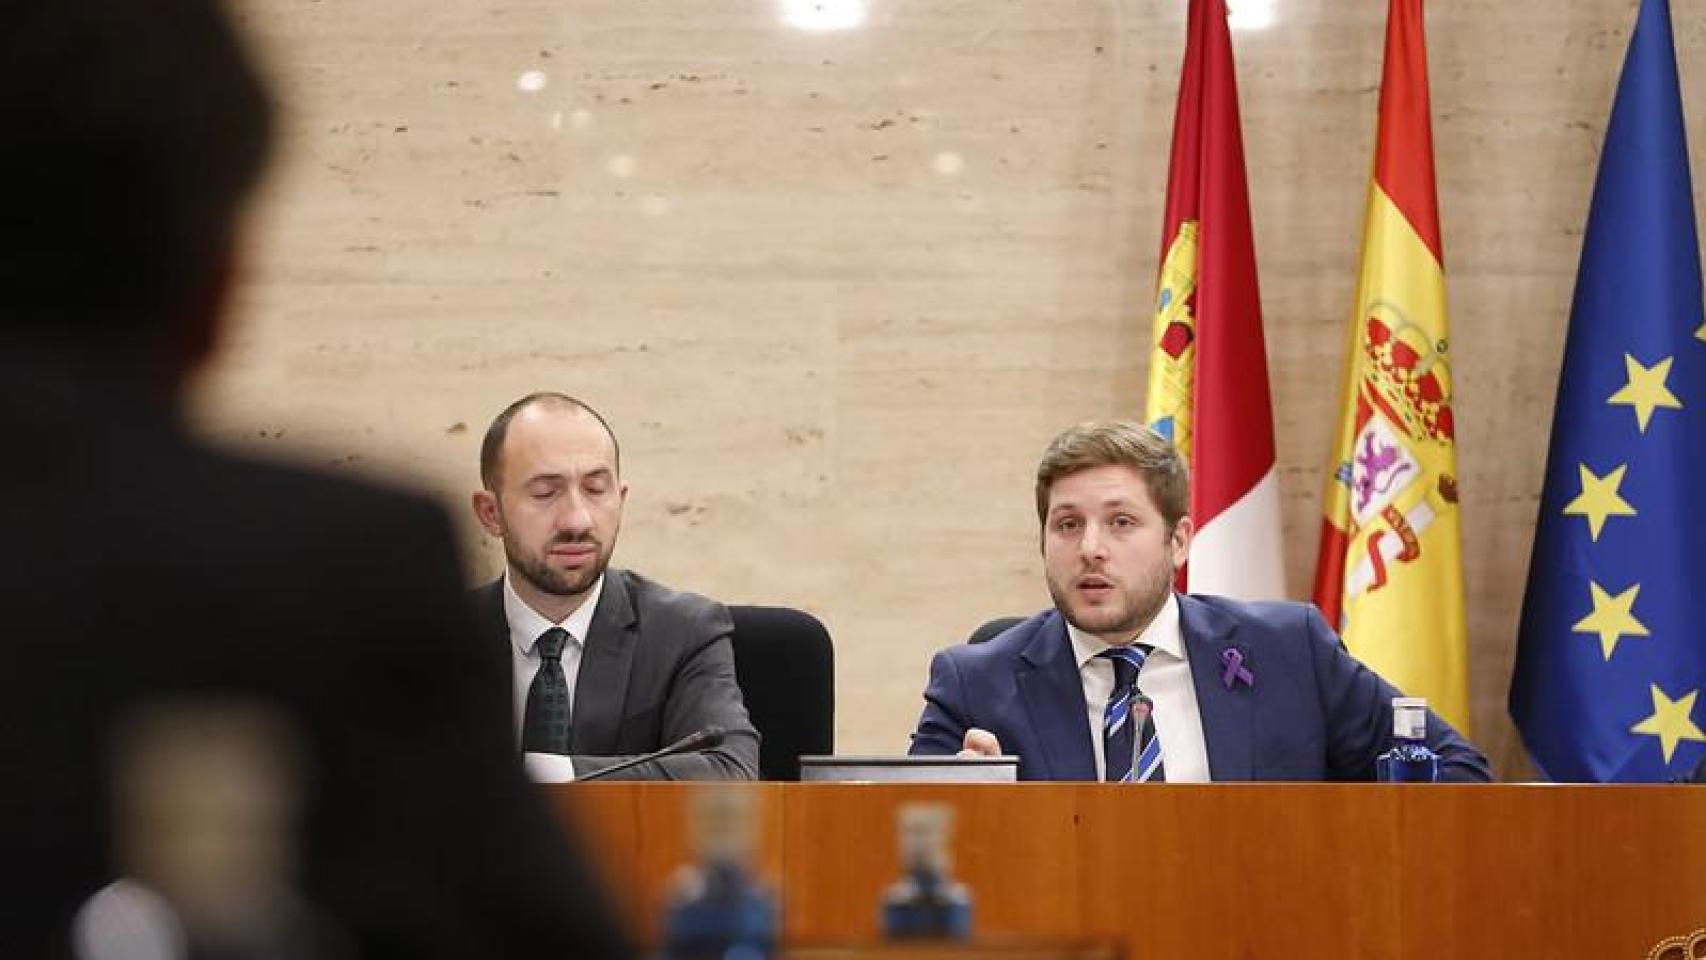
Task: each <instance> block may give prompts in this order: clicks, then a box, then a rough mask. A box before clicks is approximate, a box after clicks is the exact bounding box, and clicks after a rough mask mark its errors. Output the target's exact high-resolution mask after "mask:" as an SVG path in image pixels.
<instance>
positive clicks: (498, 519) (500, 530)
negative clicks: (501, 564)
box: [472, 490, 504, 540]
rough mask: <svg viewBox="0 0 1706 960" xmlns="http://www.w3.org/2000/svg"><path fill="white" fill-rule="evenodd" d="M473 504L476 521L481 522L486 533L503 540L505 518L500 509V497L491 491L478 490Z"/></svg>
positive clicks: (475, 492)
mask: <svg viewBox="0 0 1706 960" xmlns="http://www.w3.org/2000/svg"><path fill="white" fill-rule="evenodd" d="M472 503H473V507H474V519H475V520H478V521H480V526H481V527H483V528H484V529H485V531H486V533H488V534H490V535H491V536H494V537H497V538H498V539H499V540H502V539H503V535H504V518H503V511H501V510H499V509H498V495H497V494H495V493H493V492H492V491H490V490H476V491H474V497H473V500H472Z"/></svg>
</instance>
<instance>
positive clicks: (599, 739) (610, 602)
mask: <svg viewBox="0 0 1706 960" xmlns="http://www.w3.org/2000/svg"><path fill="white" fill-rule="evenodd" d="M474 603H475V609H476V614H477V616H478V617H479V622H480V628H481V630H482V631H483V632H485V633H486V634H487V640H488V642H490V643H493V644H496V645H498V647H499V648H500V649H502V650H503V651H504V654H505V656H511V655H512V654H511V652H510V650H511V647H510V638H509V621H508V619H507V618H506V617H505V616H504V602H503V580H502V579H498V580H494V581H492V582H491V583H489V584H486V585H485V586H483V587H481V588H479V589H478V590H476V591H475V592H474ZM733 633H734V621H733V620H732V619H730V617H729V611H728V608H727V607H725V606H723V605H722V604H720V603H717V602H716V601H714V600H708V599H706V598H704V597H701V596H699V595H697V594H691V593H677V592H676V591H674V590H671V589H669V588H668V587H665V586H663V585H661V584H659V583H656V582H655V581H652V580H648V579H646V578H645V577H642V576H640V575H639V574H637V573H633V572H631V571H628V570H618V569H616V568H615V567H612V568H610V569H609V570H607V571H606V572H605V575H604V592H603V594H602V595H601V596H600V597H599V600H598V608H597V609H596V610H594V611H593V614H592V626H591V627H590V628H588V630H587V638H586V645H585V648H584V649H583V650H582V653H581V665H580V675H579V677H578V678H577V679H576V680H575V693H574V706H573V708H572V715H571V716H570V718H569V724H570V726H569V751H570V756H571V757H572V758H573V760H574V765H575V772H576V774H577V775H582V776H584V775H585V774H588V773H591V772H593V771H595V770H601V769H603V768H605V767H608V766H610V765H612V764H614V763H618V762H620V761H622V760H626V759H628V758H629V757H633V756H637V755H639V754H644V753H650V752H652V751H654V750H659V749H662V748H663V747H666V746H668V745H669V744H671V743H674V742H675V741H677V740H680V739H681V738H682V737H685V736H687V735H688V734H690V733H693V732H695V731H698V730H702V729H704V728H705V727H707V726H710V725H711V724H716V725H718V726H721V727H722V728H723V729H724V730H726V731H728V735H727V736H726V737H725V738H724V740H723V743H722V745H721V746H718V747H714V748H712V749H710V750H703V751H700V752H698V753H686V754H680V755H678V756H673V757H665V758H664V759H662V760H654V761H652V762H650V763H643V764H640V765H639V766H637V767H634V768H633V769H631V770H625V771H623V772H621V773H618V774H614V775H612V777H611V779H613V780H617V779H623V780H755V779H757V778H758V731H757V730H755V729H754V728H753V726H752V721H751V720H750V719H749V718H748V717H747V714H746V704H745V703H744V702H743V701H742V699H741V694H740V687H739V686H737V685H736V683H735V665H734V650H733V648H732V647H731V646H730V636H731V635H732V634H733ZM512 695H514V693H513V691H512Z"/></svg>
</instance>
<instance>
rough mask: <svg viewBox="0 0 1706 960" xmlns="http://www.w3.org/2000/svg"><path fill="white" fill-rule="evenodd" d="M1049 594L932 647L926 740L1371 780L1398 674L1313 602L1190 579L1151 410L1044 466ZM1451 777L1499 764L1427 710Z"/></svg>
mask: <svg viewBox="0 0 1706 960" xmlns="http://www.w3.org/2000/svg"><path fill="white" fill-rule="evenodd" d="M1036 497H1037V517H1038V519H1039V521H1040V522H1041V524H1042V554H1043V564H1044V569H1045V572H1046V575H1047V579H1048V587H1049V594H1050V595H1051V596H1052V597H1053V598H1054V609H1051V610H1047V611H1044V612H1042V613H1039V614H1037V615H1036V616H1034V617H1031V618H1030V619H1028V620H1026V621H1024V622H1023V623H1020V624H1018V625H1016V626H1014V627H1012V628H1011V629H1009V630H1007V631H1006V632H1004V633H1002V634H1000V635H999V636H997V637H995V638H994V639H992V640H990V641H989V642H987V643H982V644H967V645H961V646H957V647H952V648H950V649H947V650H943V651H941V652H940V653H938V654H937V655H936V658H935V660H934V661H933V662H932V663H931V665H930V685H929V687H928V689H926V690H925V692H924V700H925V706H924V714H923V716H922V717H921V718H920V719H919V721H918V729H917V731H916V732H914V733H913V735H912V751H911V752H912V753H913V754H918V755H952V754H956V753H960V754H967V755H997V754H1000V753H1003V752H1005V753H1013V754H1017V755H1018V756H1019V778H1020V779H1022V780H1104V779H1105V780H1127V781H1157V780H1169V781H1173V782H1204V781H1210V780H1372V779H1374V769H1375V759H1376V758H1377V757H1378V756H1379V755H1380V754H1381V753H1383V752H1385V751H1386V750H1388V749H1390V748H1391V747H1392V745H1393V742H1394V741H1393V709H1392V700H1393V698H1394V697H1398V696H1402V694H1400V693H1399V691H1398V690H1397V689H1395V688H1394V687H1393V686H1392V685H1391V684H1389V683H1387V682H1386V681H1385V680H1382V679H1381V678H1380V677H1379V676H1378V675H1377V674H1375V673H1374V672H1373V671H1371V670H1369V669H1368V668H1367V667H1365V666H1363V665H1362V664H1361V663H1359V662H1357V660H1356V659H1354V658H1353V657H1351V655H1350V654H1349V653H1347V652H1346V651H1345V649H1344V646H1343V645H1342V643H1341V642H1340V641H1339V638H1338V636H1337V635H1335V634H1334V633H1333V631H1332V629H1331V628H1329V627H1328V626H1327V623H1326V621H1324V620H1323V619H1322V618H1321V615H1320V614H1319V613H1318V612H1316V610H1315V608H1314V607H1313V606H1309V605H1307V604H1301V603H1292V602H1264V603H1247V602H1241V601H1236V600H1229V599H1226V598H1223V597H1210V596H1201V597H1198V596H1191V595H1188V594H1178V593H1175V592H1174V591H1173V589H1172V585H1173V581H1174V579H1175V577H1176V575H1177V572H1178V570H1179V568H1180V567H1182V566H1183V565H1184V563H1185V559H1186V557H1187V555H1188V553H1189V548H1190V543H1191V534H1192V525H1191V519H1190V517H1189V516H1187V515H1186V511H1187V509H1188V507H1189V502H1190V496H1189V471H1188V468H1187V466H1186V464H1185V461H1184V459H1183V458H1182V457H1180V455H1179V454H1178V452H1177V451H1176V450H1175V449H1174V448H1173V446H1172V444H1171V443H1169V442H1168V441H1167V440H1165V439H1164V438H1162V437H1161V436H1159V435H1158V434H1156V433H1155V432H1154V431H1152V430H1150V429H1149V428H1147V427H1144V426H1141V425H1139V424H1135V423H1126V422H1101V423H1086V424H1080V425H1078V426H1075V427H1072V428H1070V429H1068V430H1067V431H1065V432H1064V433H1062V434H1061V435H1060V436H1058V437H1056V438H1055V439H1054V441H1053V442H1052V443H1051V444H1050V445H1049V448H1048V450H1047V451H1046V452H1045V453H1044V454H1043V459H1042V462H1041V464H1040V465H1039V466H1038V468H1037V485H1036ZM1425 735H1426V739H1427V742H1428V745H1429V746H1430V747H1432V748H1433V750H1434V751H1435V752H1436V753H1438V754H1439V756H1440V779H1442V780H1452V781H1486V780H1490V779H1491V773H1490V771H1489V768H1488V765H1487V760H1486V758H1485V757H1484V756H1482V755H1481V753H1480V752H1479V751H1478V750H1476V749H1475V748H1474V747H1473V746H1471V745H1470V744H1469V743H1468V742H1467V741H1465V740H1464V739H1463V738H1462V737H1461V736H1459V735H1458V733H1457V732H1456V731H1455V730H1453V729H1452V728H1451V727H1450V726H1449V725H1448V724H1446V723H1445V721H1443V720H1442V719H1440V718H1439V717H1438V716H1437V715H1435V714H1434V713H1433V712H1432V711H1429V712H1428V713H1427V716H1426V729H1425Z"/></svg>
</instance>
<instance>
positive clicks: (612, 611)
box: [569, 570, 639, 754]
mask: <svg viewBox="0 0 1706 960" xmlns="http://www.w3.org/2000/svg"><path fill="white" fill-rule="evenodd" d="M638 623H639V618H638V617H637V616H635V613H634V598H633V594H632V593H630V592H629V589H628V576H627V574H626V573H624V572H623V571H621V570H606V572H605V575H604V591H603V593H602V594H600V596H599V598H598V607H597V609H595V610H594V611H593V613H592V625H591V626H590V627H588V628H587V635H586V643H585V645H584V647H583V648H582V651H581V666H580V676H579V678H578V679H576V680H575V702H574V707H573V715H572V716H571V718H570V722H569V749H570V750H571V751H572V752H574V753H605V754H608V753H618V752H621V749H622V748H621V746H620V745H619V744H618V743H617V741H616V733H617V728H618V727H619V726H620V725H621V722H622V705H623V702H624V700H625V699H626V697H627V693H628V673H629V671H630V670H632V669H633V666H634V648H635V640H636V639H637V636H638V633H639V630H638Z"/></svg>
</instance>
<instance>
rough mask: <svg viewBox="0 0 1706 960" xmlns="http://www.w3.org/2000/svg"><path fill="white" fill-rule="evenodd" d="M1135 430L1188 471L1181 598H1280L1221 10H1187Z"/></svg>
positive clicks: (1270, 435) (1249, 258)
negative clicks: (1175, 455) (1144, 391)
mask: <svg viewBox="0 0 1706 960" xmlns="http://www.w3.org/2000/svg"><path fill="white" fill-rule="evenodd" d="M1188 30H1189V33H1188V35H1187V37H1186V40H1185V62H1184V66H1183V68H1182V69H1181V70H1180V76H1179V101H1178V107H1177V109H1176V111H1175V113H1174V116H1173V154H1172V163H1171V170H1170V172H1169V176H1168V180H1167V212H1166V218H1165V220H1164V221H1163V223H1162V230H1161V270H1160V279H1159V281H1158V284H1157V286H1158V290H1157V293H1156V304H1155V318H1154V324H1153V326H1154V335H1153V339H1152V342H1151V352H1150V360H1149V392H1148V398H1147V401H1146V403H1145V405H1144V420H1145V421H1146V422H1147V423H1148V424H1149V425H1150V426H1151V427H1153V428H1155V429H1156V430H1157V431H1159V432H1160V433H1161V434H1162V435H1163V436H1166V437H1168V438H1169V439H1171V440H1172V441H1173V443H1174V445H1175V446H1177V447H1178V449H1179V451H1180V453H1182V454H1183V455H1184V456H1185V457H1186V458H1187V459H1188V460H1189V462H1190V465H1191V517H1192V520H1193V522H1194V523H1195V524H1196V529H1197V534H1196V540H1195V542H1194V543H1193V544H1192V546H1191V555H1190V562H1189V564H1188V565H1187V566H1186V568H1185V570H1184V573H1183V575H1182V577H1181V580H1182V582H1181V586H1182V587H1184V588H1186V589H1189V590H1191V591H1192V592H1195V593H1216V594H1222V595H1225V596H1232V597H1241V598H1246V599H1269V600H1272V599H1279V598H1281V597H1283V596H1285V570H1284V558H1283V556H1282V551H1281V549H1280V522H1279V514H1280V511H1279V484H1278V481H1277V479H1276V478H1275V471H1274V426H1273V411H1272V407H1271V405H1270V401H1269V395H1268V361H1267V345H1266V342H1265V341H1264V339H1263V337H1262V303H1261V295H1260V293H1259V292H1258V290H1257V288H1256V249H1255V243H1254V241H1253V240H1252V238H1251V233H1250V198H1249V192H1248V190H1247V189H1246V187H1245V182H1244V143H1243V138H1242V136H1241V134H1240V132H1239V129H1238V83H1237V78H1236V76H1235V75H1234V72H1233V69H1232V38H1231V35H1230V34H1229V32H1228V30H1227V24H1226V3H1225V0H1191V7H1190V16H1189V27H1188Z"/></svg>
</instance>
